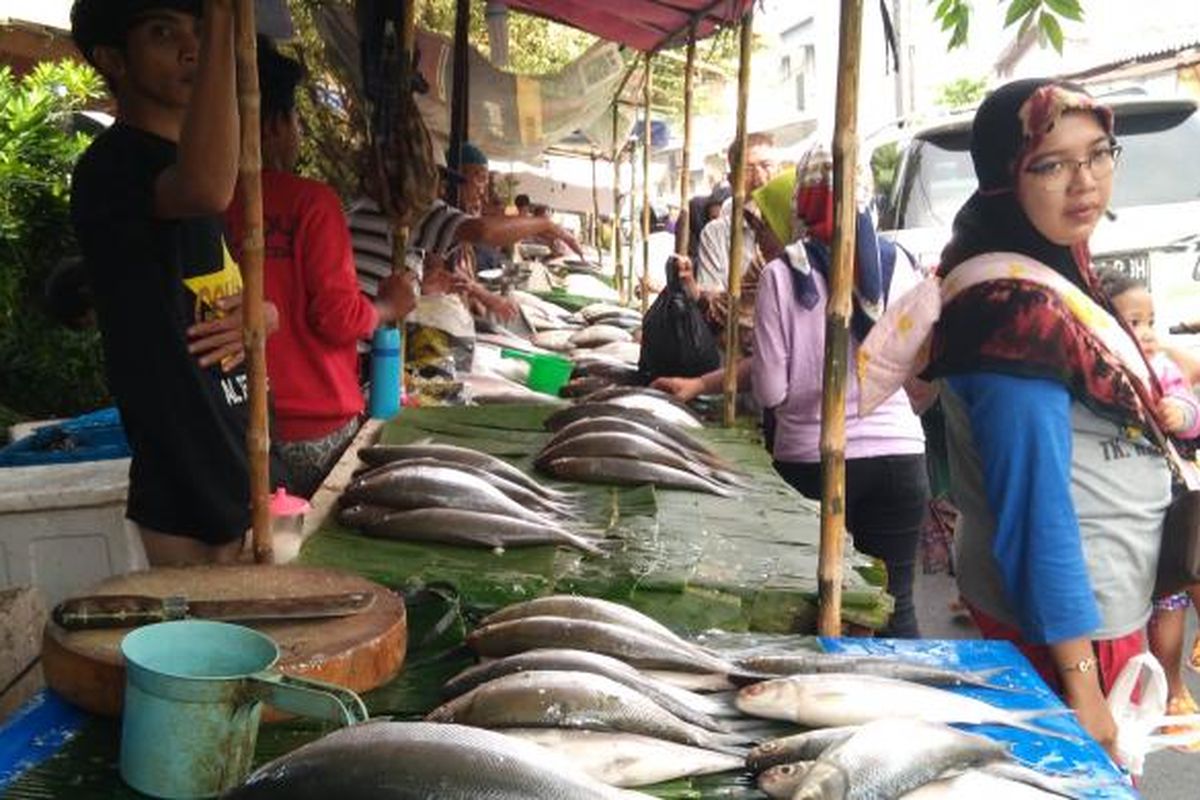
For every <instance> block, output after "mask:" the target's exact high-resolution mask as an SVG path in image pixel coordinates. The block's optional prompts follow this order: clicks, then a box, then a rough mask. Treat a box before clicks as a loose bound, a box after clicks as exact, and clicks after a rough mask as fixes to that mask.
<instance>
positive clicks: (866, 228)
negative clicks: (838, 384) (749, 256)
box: [784, 144, 896, 342]
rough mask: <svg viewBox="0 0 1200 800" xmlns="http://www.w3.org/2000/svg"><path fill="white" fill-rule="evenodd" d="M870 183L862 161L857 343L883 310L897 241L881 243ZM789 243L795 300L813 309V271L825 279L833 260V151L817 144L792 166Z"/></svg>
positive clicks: (856, 259) (852, 324)
mask: <svg viewBox="0 0 1200 800" xmlns="http://www.w3.org/2000/svg"><path fill="white" fill-rule="evenodd" d="M873 185H874V184H873V182H872V181H871V179H870V172H869V171H868V170H866V169H864V168H863V165H862V164H861V163H860V164H858V166H857V173H856V175H855V180H854V186H855V205H856V214H857V221H856V223H855V240H854V295H853V303H854V308H853V312H852V315H851V318H850V330H851V333H853V335H854V339H855V341H858V342H861V341H862V340H863V339H865V338H866V336H867V334H868V333H870V331H871V327H872V326H874V324H875V321H876V320H878V319H879V317H880V315H881V314H882V313H883V310H884V305H885V303H886V299H887V290H888V286H889V285H890V284H891V281H892V272H893V269H894V267H895V260H896V259H895V245H893V244H892V243H891V242H886V241H881V240H880V239H879V237H878V236H876V234H875V224H874V222H872V220H871V212H870V210H869V208H870V202H871V192H872V187H873ZM793 212H794V215H795V216H794V218H793V220H792V238H793V243H792V244H790V245H788V246H787V247H786V248H785V249H784V252H785V254H786V258H787V262H788V264H790V265H791V267H792V278H793V281H792V286H793V290H794V293H795V296H796V300H797V301H798V302H799V303H800V304H801V305H802V306H803V307H804V308H805V309H809V310H811V309H812V308H813V307H814V306H815V305H816V304H817V301H818V300H819V299H820V295H819V293H818V292H817V285H816V282H815V281H814V280H813V276H812V271H813V270H814V269H815V270H816V271H817V272H819V273H821V275H822V276H823V277H824V278H825V279H826V283H827V284H828V280H829V268H830V263H831V261H832V253H831V245H832V242H833V219H834V217H833V155H832V154H831V153H830V152H829V149H828V148H827V147H825V145H823V144H816V145H814V146H813V147H811V148H810V149H809V150H808V152H807V153H805V154H804V155H803V156H802V157H801V158H800V161H799V163H797V164H796V194H795V202H794V203H793Z"/></svg>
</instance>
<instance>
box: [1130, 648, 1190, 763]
mask: <svg viewBox="0 0 1200 800" xmlns="http://www.w3.org/2000/svg"><path fill="white" fill-rule="evenodd" d="M1144 673H1145V675H1144ZM1135 691H1139V700H1138V702H1137V703H1134V701H1133V694H1134V692H1135ZM1108 709H1109V711H1111V712H1112V715H1113V720H1114V721H1115V722H1116V723H1117V760H1118V761H1119V762H1120V763H1121V766H1123V767H1125V768H1126V769H1128V770H1129V771H1130V773H1132V774H1133V775H1134V776H1138V775H1141V774H1142V771H1143V769H1144V768H1145V763H1146V756H1147V755H1149V754H1150V753H1153V752H1154V751H1156V750H1163V749H1165V748H1168V747H1186V746H1189V745H1192V744H1196V743H1200V727H1197V728H1196V729H1195V730H1191V731H1187V732H1184V733H1157V732H1156V731H1158V730H1159V729H1161V728H1163V727H1177V726H1181V725H1196V726H1200V714H1180V715H1176V716H1168V715H1167V713H1166V711H1167V677H1166V675H1165V674H1164V673H1163V668H1162V665H1161V664H1159V663H1158V660H1157V659H1155V658H1154V656H1152V655H1151V654H1150V653H1140V654H1139V655H1136V656H1134V657H1133V658H1131V659H1129V662H1128V663H1127V664H1126V665H1125V667H1124V669H1122V670H1121V674H1120V675H1118V676H1117V680H1116V681H1115V682H1114V683H1113V687H1112V691H1110V692H1109V693H1108Z"/></svg>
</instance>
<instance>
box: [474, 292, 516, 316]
mask: <svg viewBox="0 0 1200 800" xmlns="http://www.w3.org/2000/svg"><path fill="white" fill-rule="evenodd" d="M483 304H484V306H485V307H486V308H487V310H488V311H490V312H491V313H492V314H493V315H494V316H495V317H496V319H498V320H500V321H501V322H509V321H510V320H514V319H516V318H517V315H518V314H520V313H521V309H520V307H519V306H518V305H517V302H516V301H515V300H513V299H512V298H511V297H505V296H504V295H499V294H491V293H490V292H489V293H488V294H487V295H485V296H484V298H483Z"/></svg>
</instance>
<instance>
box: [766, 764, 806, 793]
mask: <svg viewBox="0 0 1200 800" xmlns="http://www.w3.org/2000/svg"><path fill="white" fill-rule="evenodd" d="M812 765H813V762H811V761H793V762H791V763H790V764H776V765H775V766H773V767H770V768H768V769H766V770H764V771H763V772H762V773H760V774H759V776H758V779H757V781H756V783H757V784H758V788H759V791H761V792H762V793H763V794H765V795H766V796H767V797H770V798H771V799H772V800H791V798H792V795H794V794H795V793H796V789H798V788H799V787H800V782H801V781H803V780H804V776H805V775H807V774H808V771H809V770H810V769H812Z"/></svg>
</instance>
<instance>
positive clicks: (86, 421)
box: [0, 408, 130, 467]
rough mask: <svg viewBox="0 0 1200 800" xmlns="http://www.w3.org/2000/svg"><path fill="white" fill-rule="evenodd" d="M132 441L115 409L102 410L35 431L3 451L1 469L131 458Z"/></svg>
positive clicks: (1, 449)
mask: <svg viewBox="0 0 1200 800" xmlns="http://www.w3.org/2000/svg"><path fill="white" fill-rule="evenodd" d="M129 455H130V451H129V441H128V440H127V439H126V438H125V429H124V428H123V427H122V426H121V416H120V414H119V413H118V412H117V409H115V408H102V409H100V410H99V411H92V412H90V413H87V414H83V415H82V416H78V417H75V418H74V419H69V420H66V421H63V422H55V423H51V424H47V425H43V426H42V427H40V428H38V429H37V430H35V431H34V432H33V433H31V434H29V435H28V436H26V437H24V438H22V439H18V440H17V441H15V442H13V443H12V444H10V445H8V446H7V447H2V448H0V467H34V466H40V465H44V464H66V463H73V462H78V461H104V460H106V459H113V458H129Z"/></svg>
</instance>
